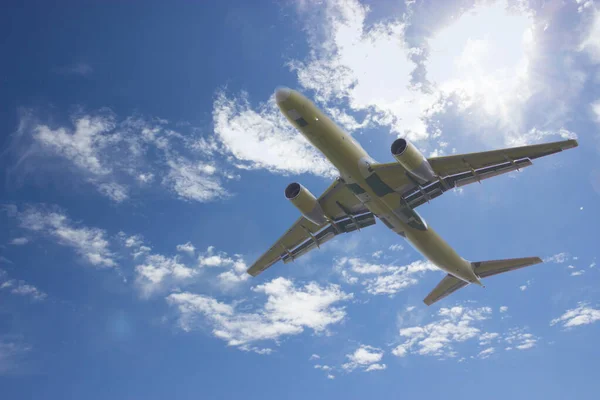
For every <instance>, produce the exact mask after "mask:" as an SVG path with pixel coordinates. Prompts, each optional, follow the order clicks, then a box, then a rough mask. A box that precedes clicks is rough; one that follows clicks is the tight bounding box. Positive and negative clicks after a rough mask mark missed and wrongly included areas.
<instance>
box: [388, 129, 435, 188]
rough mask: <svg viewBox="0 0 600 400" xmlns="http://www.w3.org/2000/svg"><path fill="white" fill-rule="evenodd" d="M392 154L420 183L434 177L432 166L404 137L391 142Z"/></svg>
mask: <svg viewBox="0 0 600 400" xmlns="http://www.w3.org/2000/svg"><path fill="white" fill-rule="evenodd" d="M391 150H392V155H393V156H394V158H395V159H396V161H398V163H400V165H402V166H403V167H404V169H406V170H407V171H408V172H410V174H411V175H413V176H414V177H415V178H416V179H417V180H418V181H419V182H420V183H424V182H428V181H430V180H432V179H433V178H435V172H433V168H431V165H429V163H428V162H427V159H426V158H425V157H424V156H423V154H421V152H420V151H419V150H417V148H416V147H415V146H414V145H413V144H412V143H410V142H409V141H408V140H406V139H402V138H400V139H396V140H395V141H394V143H392V149H391Z"/></svg>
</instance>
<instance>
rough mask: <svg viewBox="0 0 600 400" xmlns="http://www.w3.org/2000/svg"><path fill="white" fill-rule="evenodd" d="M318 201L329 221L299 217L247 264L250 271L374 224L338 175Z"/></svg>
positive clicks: (268, 265)
mask: <svg viewBox="0 0 600 400" xmlns="http://www.w3.org/2000/svg"><path fill="white" fill-rule="evenodd" d="M318 202H319V204H320V205H321V208H322V209H323V212H324V213H325V215H326V216H327V218H328V219H329V221H328V222H327V223H326V224H324V225H316V224H314V223H312V222H311V221H309V220H308V219H306V218H304V217H300V218H299V219H298V220H296V222H294V224H293V225H292V227H291V228H290V229H288V231H287V232H286V233H284V234H283V236H281V237H280V238H279V239H278V240H277V241H276V242H275V244H274V245H273V246H271V248H270V249H269V250H267V251H266V252H265V253H264V254H263V255H262V256H260V258H259V259H258V260H256V262H255V263H254V264H252V266H250V268H248V271H247V272H248V273H249V274H250V275H252V276H256V275H258V274H260V273H261V272H262V271H264V270H265V269H267V268H269V267H270V266H271V265H273V264H275V263H276V262H277V261H279V260H283V262H284V264H287V263H288V262H291V261H294V260H295V259H297V258H298V257H300V256H302V255H303V254H306V253H308V252H309V251H310V250H313V249H314V248H317V247H319V246H321V245H322V244H323V243H325V242H327V241H329V240H331V239H333V238H334V237H335V236H337V235H339V234H341V233H347V232H352V231H355V230H357V229H362V228H365V227H367V226H370V225H373V224H375V216H374V215H373V214H372V213H371V212H370V211H369V210H368V209H367V208H366V207H365V206H364V205H363V204H362V203H361V202H360V201H359V200H358V199H357V198H356V196H354V194H353V193H352V192H350V190H349V189H348V188H347V187H346V185H345V184H344V183H343V182H341V180H339V179H336V181H335V182H333V183H332V184H331V186H329V188H327V190H325V192H324V193H323V194H322V195H321V197H319V199H318Z"/></svg>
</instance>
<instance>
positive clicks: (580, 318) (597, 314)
mask: <svg viewBox="0 0 600 400" xmlns="http://www.w3.org/2000/svg"><path fill="white" fill-rule="evenodd" d="M596 321H600V310H598V309H595V308H592V307H590V306H589V305H588V304H587V303H583V302H582V303H579V304H578V305H577V307H575V308H572V309H570V310H567V311H566V312H565V313H564V314H563V315H561V316H560V317H558V318H555V319H553V320H552V321H550V325H551V326H553V325H557V324H560V325H562V326H563V328H574V327H576V326H581V325H588V324H592V323H594V322H596Z"/></svg>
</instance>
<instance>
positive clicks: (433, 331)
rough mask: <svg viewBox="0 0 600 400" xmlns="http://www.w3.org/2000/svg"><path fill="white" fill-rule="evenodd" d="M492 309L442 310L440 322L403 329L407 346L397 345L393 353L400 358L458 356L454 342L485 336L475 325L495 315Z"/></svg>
mask: <svg viewBox="0 0 600 400" xmlns="http://www.w3.org/2000/svg"><path fill="white" fill-rule="evenodd" d="M491 313H492V309H491V308H489V307H480V308H473V309H470V308H465V307H458V306H457V307H452V308H441V309H440V311H439V312H438V317H439V320H438V321H435V322H431V323H429V324H426V325H424V326H414V327H410V328H402V329H400V337H401V338H402V339H404V340H405V341H404V343H402V344H401V345H399V346H397V347H396V348H395V349H394V350H393V351H392V353H393V354H394V355H396V356H398V357H405V356H407V355H409V354H417V355H423V356H436V357H441V358H447V357H455V356H456V355H457V353H456V351H455V350H454V348H453V347H452V344H453V343H460V342H464V341H467V340H470V339H474V338H478V337H479V336H480V335H481V330H480V328H478V327H476V326H475V325H476V324H478V323H480V321H483V320H485V319H487V318H489V317H490V316H491Z"/></svg>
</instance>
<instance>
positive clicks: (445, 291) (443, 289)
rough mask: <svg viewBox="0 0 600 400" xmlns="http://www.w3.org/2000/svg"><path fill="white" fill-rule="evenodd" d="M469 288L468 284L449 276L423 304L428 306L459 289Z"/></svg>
mask: <svg viewBox="0 0 600 400" xmlns="http://www.w3.org/2000/svg"><path fill="white" fill-rule="evenodd" d="M465 286H467V282H465V281H461V280H460V279H458V278H455V277H454V276H452V275H450V274H448V275H446V276H445V277H444V279H442V280H441V281H440V283H438V285H437V286H436V287H435V289H433V290H432V291H431V293H429V294H428V295H427V297H425V299H424V300H423V302H424V303H425V304H427V305H428V306H430V305H432V304H433V303H435V302H436V301H439V300H441V299H443V298H444V297H446V296H448V295H450V294H452V293H454V292H456V291H457V290H458V289H460V288H463V287H465Z"/></svg>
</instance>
